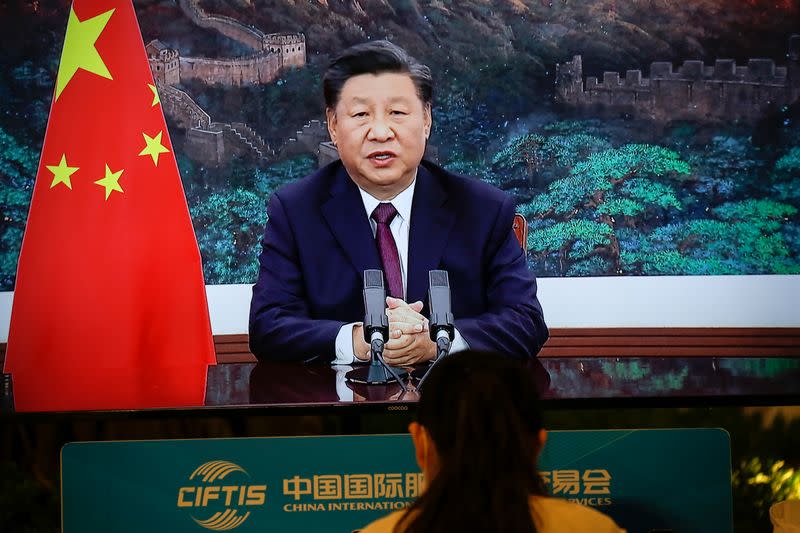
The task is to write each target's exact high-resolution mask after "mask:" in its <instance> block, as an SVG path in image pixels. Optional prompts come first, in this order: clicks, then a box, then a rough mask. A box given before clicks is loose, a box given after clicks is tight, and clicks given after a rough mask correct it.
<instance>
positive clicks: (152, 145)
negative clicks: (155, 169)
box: [139, 131, 169, 166]
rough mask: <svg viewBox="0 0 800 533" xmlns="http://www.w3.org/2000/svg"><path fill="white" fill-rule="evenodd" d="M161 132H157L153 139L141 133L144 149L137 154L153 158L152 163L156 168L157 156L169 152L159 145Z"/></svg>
mask: <svg viewBox="0 0 800 533" xmlns="http://www.w3.org/2000/svg"><path fill="white" fill-rule="evenodd" d="M163 133H164V132H163V131H159V132H158V135H156V136H155V137H150V136H149V135H147V134H146V133H142V136H144V142H145V147H144V150H142V151H141V152H139V155H149V156H151V157H152V158H153V163H154V164H155V165H156V166H158V154H168V153H169V150H168V149H167V148H166V147H165V146H164V145H163V144H161V135H162V134H163Z"/></svg>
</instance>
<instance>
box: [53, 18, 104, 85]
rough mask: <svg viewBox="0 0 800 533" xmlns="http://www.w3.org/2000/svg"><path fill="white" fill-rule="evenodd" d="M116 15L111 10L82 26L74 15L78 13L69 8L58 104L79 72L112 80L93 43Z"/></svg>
mask: <svg viewBox="0 0 800 533" xmlns="http://www.w3.org/2000/svg"><path fill="white" fill-rule="evenodd" d="M113 14H114V10H113V9H112V10H110V11H106V12H105V13H102V14H100V15H97V16H96V17H92V18H90V19H86V20H84V21H82V22H81V21H80V20H78V16H77V15H76V14H75V9H74V8H70V11H69V22H67V35H66V37H64V50H63V51H62V52H61V64H60V65H59V67H58V77H57V78H56V100H58V97H59V96H61V93H62V92H63V91H64V88H65V87H66V86H67V84H68V83H69V82H70V80H72V77H73V76H74V75H75V73H76V72H77V71H78V69H79V68H82V69H83V70H85V71H87V72H92V73H93V74H97V75H98V76H102V77H103V78H108V79H109V80H110V79H113V78H112V77H111V73H110V72H109V71H108V68H107V67H106V64H105V63H103V58H102V57H100V54H99V53H98V52H97V49H96V48H95V47H94V43H95V42H96V41H97V38H98V37H100V34H101V33H103V30H104V29H105V27H106V24H108V19H110V18H111V15H113Z"/></svg>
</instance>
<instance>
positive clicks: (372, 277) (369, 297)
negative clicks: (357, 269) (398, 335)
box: [364, 269, 389, 344]
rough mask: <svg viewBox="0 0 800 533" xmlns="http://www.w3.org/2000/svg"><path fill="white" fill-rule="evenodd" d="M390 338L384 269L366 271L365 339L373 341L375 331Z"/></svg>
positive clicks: (387, 338)
mask: <svg viewBox="0 0 800 533" xmlns="http://www.w3.org/2000/svg"><path fill="white" fill-rule="evenodd" d="M375 332H378V333H380V334H381V337H382V338H383V340H384V342H386V341H388V340H389V319H388V317H387V316H386V288H385V287H384V285H383V271H382V270H374V269H371V270H365V271H364V340H365V341H366V342H367V343H368V344H369V343H371V342H372V336H373V333H375Z"/></svg>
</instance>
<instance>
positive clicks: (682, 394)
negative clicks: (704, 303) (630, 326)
mask: <svg viewBox="0 0 800 533" xmlns="http://www.w3.org/2000/svg"><path fill="white" fill-rule="evenodd" d="M349 370H350V367H331V366H319V365H315V366H309V365H301V364H295V363H278V362H259V363H233V364H220V365H216V366H213V367H209V372H208V386H207V392H206V405H207V406H264V405H270V406H296V405H315V406H319V405H352V404H355V403H375V404H378V405H380V404H386V403H398V402H408V401H415V400H416V399H417V397H418V396H417V394H416V391H415V388H414V387H415V385H416V383H417V381H416V380H413V379H412V380H411V381H410V383H409V382H408V381H407V380H406V382H407V384H408V389H409V392H407V393H404V392H403V391H402V390H401V388H400V386H399V385H397V384H393V385H389V386H366V385H360V384H354V383H350V382H348V381H347V380H346V378H345V374H346V372H347V371H349ZM526 371H528V372H532V373H533V374H534V378H535V381H536V383H537V384H538V385H539V387H540V390H541V393H542V398H543V399H544V400H545V402H547V403H551V404H555V403H567V404H568V403H574V402H580V403H581V404H583V405H586V406H590V405H593V404H595V403H597V404H598V405H599V404H601V403H609V402H610V403H614V402H626V403H627V404H629V405H632V406H634V405H636V406H639V405H640V406H644V405H645V404H647V403H648V402H650V403H653V402H655V403H662V404H667V405H674V406H679V405H692V406H701V405H713V404H726V403H730V402H735V403H738V404H740V405H741V404H742V402H751V403H755V404H761V403H772V404H774V405H778V404H781V403H786V402H788V403H790V404H797V403H798V400H800V359H798V358H777V357H775V358H750V357H732V358H726V357H689V358H680V357H626V358H616V357H585V358H576V357H567V358H559V357H549V358H542V359H535V360H531V361H529V362H528V364H527V367H526ZM587 400H589V401H588V402H587ZM591 400H596V401H597V402H593V401H591Z"/></svg>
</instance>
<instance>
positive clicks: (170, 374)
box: [5, 0, 215, 411]
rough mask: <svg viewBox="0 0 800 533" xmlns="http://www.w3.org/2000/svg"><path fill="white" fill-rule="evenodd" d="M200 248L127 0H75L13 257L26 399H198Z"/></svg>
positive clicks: (13, 332)
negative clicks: (18, 246)
mask: <svg viewBox="0 0 800 533" xmlns="http://www.w3.org/2000/svg"><path fill="white" fill-rule="evenodd" d="M214 362H215V356H214V345H213V340H212V337H211V326H210V322H209V316H208V305H207V302H206V294H205V286H204V283H203V273H202V264H201V260H200V252H199V249H198V247H197V241H196V240H195V235H194V231H193V229H192V224H191V219H190V218H189V210H188V208H187V205H186V199H185V196H184V193H183V187H182V185H181V181H180V176H179V174H178V167H177V164H176V161H175V156H174V154H173V151H172V144H171V143H170V139H169V134H168V132H167V127H166V123H165V121H164V115H163V112H162V109H161V105H160V102H159V99H158V93H157V90H156V86H155V84H154V82H153V76H152V74H151V72H150V67H149V65H148V61H147V55H146V53H145V49H144V43H143V41H142V36H141V33H140V31H139V25H138V22H137V21H136V15H135V12H134V10H133V4H132V2H131V0H75V1H74V3H73V5H72V8H71V10H70V14H69V21H68V24H67V32H66V37H65V40H64V48H63V51H62V55H61V62H60V64H59V70H58V76H57V80H56V88H55V92H54V97H53V103H52V106H51V108H50V118H49V122H48V125H47V132H46V134H45V140H44V146H43V148H42V154H41V159H40V161H39V169H38V172H37V176H36V184H35V186H34V191H33V198H32V200H31V207H30V212H29V215H28V222H27V227H26V229H25V236H24V238H23V243H22V250H21V253H20V258H19V266H18V268H17V282H16V287H15V291H14V302H13V306H12V312H11V326H10V331H9V339H8V347H7V353H6V362H5V371H6V372H10V373H11V375H12V380H13V388H14V402H15V408H16V410H18V411H42V410H49V411H50V410H79V409H138V408H150V407H152V408H157V407H178V406H197V405H202V404H203V400H204V394H205V383H206V372H207V366H208V365H209V364H214Z"/></svg>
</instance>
